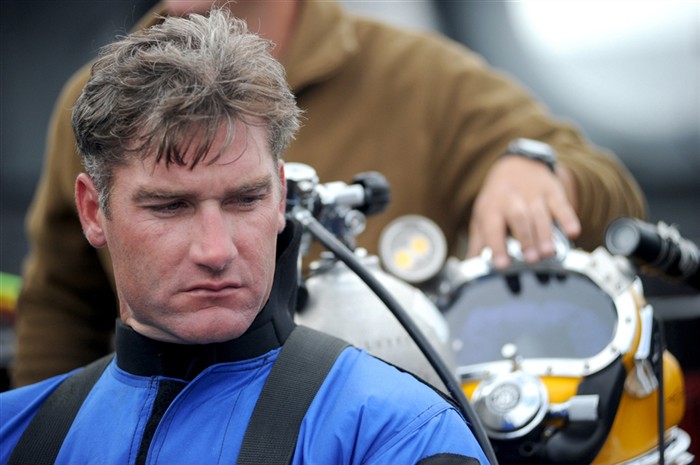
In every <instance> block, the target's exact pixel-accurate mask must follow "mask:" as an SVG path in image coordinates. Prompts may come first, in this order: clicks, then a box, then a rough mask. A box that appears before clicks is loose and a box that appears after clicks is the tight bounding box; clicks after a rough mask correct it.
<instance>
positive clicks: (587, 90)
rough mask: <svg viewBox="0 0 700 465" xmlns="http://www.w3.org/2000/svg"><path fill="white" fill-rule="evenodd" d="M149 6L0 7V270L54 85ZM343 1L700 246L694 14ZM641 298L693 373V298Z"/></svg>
mask: <svg viewBox="0 0 700 465" xmlns="http://www.w3.org/2000/svg"><path fill="white" fill-rule="evenodd" d="M154 3H155V2H154V1H153V0H102V1H89V0H3V1H2V2H0V215H1V216H0V272H5V273H10V274H13V275H19V274H20V273H21V263H22V260H23V258H24V256H25V255H26V253H27V250H28V249H27V242H26V238H25V235H24V216H25V213H26V210H27V207H28V205H29V203H30V201H31V198H32V194H33V192H34V188H35V186H36V183H37V181H38V178H39V175H40V172H41V166H42V161H43V152H44V141H45V133H46V129H47V126H48V120H49V116H50V112H51V109H52V106H53V104H54V102H55V99H56V98H57V96H58V93H59V91H60V89H61V87H62V85H63V84H64V82H65V81H66V80H67V79H68V78H69V76H70V75H71V74H72V73H73V72H74V71H75V70H76V69H78V67H80V66H81V65H82V64H83V63H85V62H86V61H88V60H90V59H91V58H93V57H94V56H95V54H96V51H97V49H98V48H99V47H100V46H102V45H103V44H105V43H107V42H108V41H110V40H112V39H113V38H114V37H115V35H117V34H121V33H124V32H126V31H128V30H129V29H130V27H131V26H132V25H133V24H134V23H135V22H136V21H137V20H138V19H139V18H140V17H141V16H142V15H143V14H144V13H145V11H146V10H147V9H148V8H150V7H151V6H152V5H153V4H154ZM343 3H345V5H346V6H347V7H348V8H349V9H351V10H355V11H356V12H358V13H360V14H365V15H370V16H374V17H378V18H382V19H384V20H387V21H389V22H393V23H396V24H399V25H402V26H407V27H412V28H420V29H428V30H435V31H439V32H442V33H444V34H446V35H448V36H450V37H452V38H453V39H455V40H457V41H460V42H462V43H463V44H465V45H466V46H468V47H470V48H472V49H473V50H475V51H477V52H479V53H481V54H482V55H484V56H485V57H486V59H487V61H489V62H490V63H491V64H492V65H493V66H495V67H496V68H499V69H501V70H502V71H503V72H506V73H508V74H510V75H512V76H514V77H516V78H517V79H518V80H519V81H520V82H521V83H523V84H524V85H525V86H526V87H528V88H529V89H530V90H531V91H532V92H533V93H534V94H535V95H536V96H538V98H539V99H540V100H541V101H543V102H545V103H546V104H547V105H548V106H549V108H550V109H551V111H552V112H553V113H554V114H555V115H558V116H561V117H564V118H568V119H572V120H574V121H576V122H577V123H578V124H579V126H580V127H581V128H582V130H583V131H584V132H585V133H586V134H587V135H588V136H589V137H590V138H591V139H592V140H593V141H594V142H595V143H597V144H598V145H601V146H604V147H607V148H609V149H611V150H612V151H614V152H615V153H616V154H617V155H618V156H619V157H620V158H621V159H622V161H623V162H624V163H625V164H626V165H627V167H628V168H629V169H630V170H631V172H632V173H633V175H634V176H635V177H636V179H637V180H638V181H639V183H640V184H641V186H642V189H643V190H644V192H645V194H646V196H647V199H648V204H649V212H650V214H649V218H648V221H650V222H657V221H664V222H666V223H671V224H674V225H676V226H677V227H678V229H679V231H680V232H681V234H682V235H683V236H685V237H687V238H689V239H690V240H692V241H693V242H695V243H696V244H700V2H697V1H663V0H659V1H643V2H631V1H626V0H625V1H621V0H608V1H606V2H584V1H573V0H568V1H525V2H506V1H467V0H465V1H439V0H438V1H434V2H431V1H365V2H359V1H345V2H343ZM60 240H61V238H60V237H57V238H56V246H57V247H60ZM645 289H646V294H647V296H648V297H649V298H650V300H651V301H652V303H653V304H654V307H655V309H656V310H657V314H659V315H661V317H662V318H663V319H664V321H665V322H666V325H667V337H668V339H669V345H670V348H671V349H672V351H673V352H674V353H675V354H676V355H677V356H678V358H679V359H680V361H681V364H682V365H683V366H684V367H686V368H688V369H691V370H695V369H698V367H700V362H699V361H698V359H699V358H700V354H699V353H698V352H700V351H699V350H698V349H697V340H698V339H697V337H698V334H700V300H699V297H698V295H697V292H695V291H693V290H691V289H689V288H686V287H684V286H682V285H669V284H668V283H666V282H661V281H659V280H656V279H653V278H647V277H645ZM5 352H6V350H5ZM6 353H7V352H6Z"/></svg>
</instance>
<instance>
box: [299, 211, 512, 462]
mask: <svg viewBox="0 0 700 465" xmlns="http://www.w3.org/2000/svg"><path fill="white" fill-rule="evenodd" d="M292 215H293V216H294V218H295V219H296V220H297V221H299V222H300V223H301V224H302V225H303V226H304V227H305V228H306V229H307V230H308V231H309V232H310V233H311V234H312V235H313V236H314V238H316V239H317V240H318V241H319V242H320V243H321V244H322V245H323V246H324V247H326V248H327V249H328V250H330V251H331V252H333V254H334V255H335V256H336V257H338V258H339V259H340V260H341V261H342V262H343V263H345V264H346V265H347V267H348V268H350V269H351V270H352V271H354V272H355V273H356V274H357V276H359V277H360V279H362V280H363V281H364V282H365V284H367V286H369V288H370V289H371V290H372V291H373V292H374V293H375V294H376V295H377V297H379V299H380V300H381V301H382V302H383V303H384V305H386V306H387V308H388V309H389V310H390V311H391V313H393V314H394V316H395V317H396V319H397V320H398V321H399V323H400V324H401V325H402V326H403V328H404V329H405V330H406V332H407V333H408V334H409V336H411V338H412V339H413V341H414V342H415V343H416V345H417V346H418V348H419V349H420V350H421V352H423V355H425V358H426V359H427V360H428V363H430V365H431V366H432V367H433V369H434V370H435V372H436V373H437V375H438V376H439V377H440V379H441V380H442V382H443V383H444V384H445V387H446V388H447V391H448V392H449V394H450V395H451V396H452V399H453V400H454V401H455V403H456V404H457V406H458V407H459V410H460V411H461V413H462V415H463V416H464V418H465V419H466V420H467V422H469V423H471V425H472V432H473V433H474V436H475V437H476V439H477V441H479V444H480V445H481V448H482V449H483V450H484V453H485V454H486V457H487V458H488V459H489V462H491V464H492V465H497V464H498V460H497V458H496V453H495V452H494V450H493V447H492V446H491V442H490V441H489V438H488V436H487V435H486V432H485V430H484V428H483V426H482V425H481V421H480V420H479V417H478V416H477V415H476V412H474V410H473V409H472V407H471V404H470V403H469V400H468V399H467V397H466V395H465V394H464V391H462V387H461V385H460V384H459V383H458V382H457V380H456V377H455V376H454V374H453V373H451V371H450V370H449V368H448V367H447V366H446V364H445V362H444V361H443V360H442V358H440V356H439V355H438V353H437V352H436V351H435V349H434V348H433V346H432V345H431V344H430V342H428V340H427V339H426V338H425V336H424V335H423V333H422V332H421V331H420V329H418V327H417V326H416V324H415V323H414V321H413V319H411V317H410V316H409V315H408V313H406V310H404V309H403V307H402V306H401V305H400V304H399V303H398V301H397V300H396V299H395V298H394V296H393V295H391V293H390V292H389V291H387V290H386V288H385V287H384V286H383V285H382V284H381V283H380V282H379V281H378V280H377V279H376V278H375V277H374V276H373V275H372V274H371V273H370V272H368V271H367V269H366V268H365V267H364V266H363V265H362V264H361V263H360V262H359V261H358V260H357V258H356V257H355V255H354V254H353V252H352V251H351V250H350V249H348V248H347V247H346V246H345V245H344V244H343V243H342V242H340V241H339V240H338V239H337V238H336V237H335V236H333V234H331V233H330V232H329V231H328V230H327V229H326V228H324V227H323V225H322V224H321V223H319V222H318V220H316V218H314V217H313V215H312V214H311V213H310V212H309V211H308V210H303V209H300V210H296V211H293V212H292Z"/></svg>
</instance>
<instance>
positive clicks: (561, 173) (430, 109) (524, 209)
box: [12, 0, 645, 386]
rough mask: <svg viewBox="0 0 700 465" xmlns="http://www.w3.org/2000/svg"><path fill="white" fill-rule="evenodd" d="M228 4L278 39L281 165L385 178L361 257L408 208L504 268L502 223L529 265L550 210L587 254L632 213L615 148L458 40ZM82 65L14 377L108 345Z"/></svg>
mask: <svg viewBox="0 0 700 465" xmlns="http://www.w3.org/2000/svg"><path fill="white" fill-rule="evenodd" d="M212 3H217V2H212V1H211V0H208V1H205V0H193V1H176V0H169V1H165V2H163V3H162V4H160V5H158V6H157V7H156V8H155V9H154V11H152V12H150V13H149V14H147V15H146V16H145V17H144V18H143V19H142V21H141V22H140V24H139V25H137V28H144V27H147V26H149V25H151V24H154V23H156V22H158V21H159V19H158V15H156V13H160V14H168V15H184V14H186V13H188V12H190V11H192V12H205V11H207V10H208V9H209V8H210V7H211V6H212ZM227 7H228V8H230V9H231V10H232V12H233V13H234V15H235V16H237V17H239V18H242V19H245V20H247V22H248V23H249V24H250V25H251V29H253V30H255V31H257V32H258V33H259V34H260V35H262V36H263V37H266V38H268V39H270V40H271V41H272V42H274V43H275V44H276V46H275V48H274V49H273V54H274V56H275V57H276V58H277V59H279V60H280V61H281V62H282V63H283V65H284V66H285V69H286V72H287V79H288V82H289V84H290V86H291V88H292V90H293V92H294V94H295V96H296V98H297V101H298V104H299V106H300V107H301V109H302V110H303V111H304V118H303V121H302V129H301V131H300V132H299V134H298V136H297V138H296V140H295V141H294V142H293V143H292V144H291V146H290V147H289V149H288V151H287V152H286V154H285V161H287V162H302V163H306V164H308V165H310V166H311V167H313V168H314V169H315V170H316V171H317V173H318V176H319V179H320V180H321V182H327V181H335V180H344V181H349V180H350V179H351V178H352V176H354V175H355V174H357V173H359V172H362V171H368V170H374V171H378V172H380V173H382V174H383V175H384V176H386V178H387V180H388V181H389V183H390V185H391V186H392V200H391V203H390V204H389V206H388V209H387V211H386V212H385V213H383V214H381V215H379V216H377V217H370V218H369V219H368V224H367V229H366V231H365V232H364V233H362V234H361V235H360V236H359V238H358V245H359V246H361V247H365V248H367V249H368V250H369V251H370V252H371V253H374V252H376V250H377V242H378V238H379V235H380V233H381V230H382V228H383V227H384V226H385V225H386V224H387V223H388V222H389V221H390V220H392V219H394V218H397V217H399V216H402V215H405V214H419V215H424V216H427V217H429V218H431V219H432V220H434V221H435V222H437V224H438V225H439V226H440V227H441V229H442V230H443V232H444V233H445V236H446V238H447V240H448V244H449V246H450V253H451V254H453V255H461V256H464V254H465V253H466V254H469V255H473V254H475V253H478V252H479V251H480V250H482V249H483V248H484V247H490V248H491V249H492V250H493V253H494V255H493V259H494V263H495V264H496V265H497V266H499V267H504V266H506V265H507V261H508V259H507V254H506V251H505V237H506V236H507V235H508V234H512V235H513V236H514V237H515V238H516V239H518V240H520V242H521V243H522V245H523V250H524V254H525V257H526V258H527V259H528V260H529V261H537V260H539V259H540V258H542V257H546V256H550V255H551V254H552V253H553V243H552V239H551V229H552V222H553V221H556V222H557V223H558V224H559V226H560V227H561V228H562V230H563V231H564V232H565V233H566V234H567V235H568V236H569V237H570V238H572V239H573V240H575V244H576V245H577V246H580V247H583V248H584V249H587V250H591V249H593V248H594V247H596V246H598V245H600V244H601V243H602V238H603V234H604V231H605V227H606V226H607V224H608V223H609V222H610V221H611V220H613V219H615V218H617V217H619V216H623V215H625V216H634V217H640V218H643V217H644V215H645V201H644V198H643V196H642V193H641V191H640V189H639V187H638V185H637V184H636V182H635V181H634V180H633V178H632V177H631V175H630V174H629V172H628V171H627V170H626V169H625V167H624V166H623V165H622V164H621V163H620V161H619V160H618V159H617V158H616V157H615V156H614V155H613V154H611V153H609V152H607V151H605V150H602V149H600V148H598V147H596V146H594V145H593V144H592V143H591V142H590V141H588V140H586V138H585V137H584V136H583V135H582V134H581V132H580V131H579V130H578V129H577V128H576V126H574V125H572V124H571V123H568V122H565V121H561V120H557V119H555V118H554V117H552V115H550V114H549V113H548V111H547V109H546V108H545V107H544V106H543V105H541V104H540V103H538V102H537V100H536V99H535V98H533V96H531V95H529V93H528V92H527V91H526V90H525V89H524V88H522V87H521V86H520V85H519V84H517V83H516V82H514V81H513V80H512V79H511V78H510V77H508V76H506V75H503V74H501V73H499V72H498V71H496V70H494V69H492V68H490V67H489V66H488V64H487V63H486V62H485V61H484V60H483V59H482V58H481V57H480V56H478V55H476V54H474V53H473V52H471V51H470V50H468V49H466V48H465V47H464V46H462V45H460V44H457V43H455V42H453V41H450V40H449V39H446V38H444V37H442V36H440V35H438V34H435V33H430V32H424V31H410V30H405V29H401V28H397V27H393V26H390V25H387V24H384V23H381V22H378V21H376V20H371V19H366V18H361V17H357V16H353V15H351V14H350V13H348V12H346V11H345V10H344V9H343V8H342V6H341V5H339V4H337V3H334V2H329V1H303V0H299V1H288V2H277V1H269V2H268V1H262V2H230V3H227ZM88 76H89V65H86V66H85V67H83V68H82V69H81V70H79V71H78V72H77V73H76V74H75V75H74V76H73V77H72V78H71V80H70V81H69V82H68V83H67V84H66V86H65V88H64V90H63V92H62V94H61V95H60V97H59V99H58V102H57V104H56V106H55V111H54V114H53V117H52V121H51V126H50V131H49V136H48V143H47V155H46V162H45V167H44V172H43V174H42V177H41V180H40V183H39V187H38V189H37V192H36V195H35V198H34V201H33V204H32V206H31V209H30V212H29V215H28V230H29V236H30V247H31V251H30V255H29V257H28V259H27V261H26V264H25V269H24V274H23V280H24V281H23V288H22V290H21V293H20V296H19V299H18V303H17V321H16V337H17V342H18V344H17V353H16V359H15V362H14V366H13V369H12V377H13V379H12V381H13V385H15V386H19V385H24V384H28V383H31V382H35V381H38V380H41V379H44V378H47V377H49V376H52V375H54V374H58V373H62V372H65V371H67V370H69V369H72V368H74V367H78V366H81V365H84V364H85V363H87V362H89V361H91V360H94V359H96V358H98V357H99V356H101V355H102V354H105V353H107V352H109V351H110V350H111V337H112V332H113V328H114V318H115V316H116V298H115V295H114V280H113V276H112V274H111V260H110V257H109V252H108V251H107V250H106V249H100V250H99V251H95V250H94V249H93V248H92V247H90V244H89V243H88V242H87V241H86V240H85V238H84V237H83V234H82V232H81V228H80V223H79V221H78V216H77V212H76V208H75V203H74V200H73V198H74V193H73V190H74V183H75V179H76V176H77V175H78V173H80V172H81V171H82V166H81V164H80V160H79V157H78V156H77V154H76V147H75V140H74V136H73V133H72V130H71V128H70V114H71V107H72V105H73V103H74V102H75V100H76V99H77V97H78V95H79V93H80V92H81V90H82V88H83V86H84V84H85V83H86V81H87V79H88ZM519 138H527V139H531V140H537V141H541V142H545V143H547V144H549V145H550V146H551V147H553V148H554V149H555V150H556V152H557V155H558V159H557V162H556V165H555V166H554V170H553V171H552V170H550V168H549V167H548V166H546V165H545V164H544V163H541V162H540V161H537V160H533V159H529V158H527V157H522V156H516V155H512V156H504V154H505V153H506V152H507V149H508V147H509V145H510V144H511V142H512V141H514V140H516V139H519ZM465 238H468V242H467V243H468V247H465V246H464V243H465ZM98 309H99V310H98Z"/></svg>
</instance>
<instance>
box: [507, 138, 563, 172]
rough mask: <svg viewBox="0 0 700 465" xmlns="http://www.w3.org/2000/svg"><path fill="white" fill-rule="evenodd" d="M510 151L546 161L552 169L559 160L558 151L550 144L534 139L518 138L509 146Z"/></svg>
mask: <svg viewBox="0 0 700 465" xmlns="http://www.w3.org/2000/svg"><path fill="white" fill-rule="evenodd" d="M508 153H512V154H516V155H522V156H524V157H527V158H530V159H532V160H537V161H540V162H542V163H545V164H546V165H547V166H549V168H550V169H551V170H552V171H554V165H555V164H556V161H557V153H556V152H555V151H554V149H553V148H552V147H551V146H550V145H549V144H546V143H544V142H540V141H538V140H533V139H524V138H523V139H516V140H515V141H513V143H511V144H510V146H509V147H508Z"/></svg>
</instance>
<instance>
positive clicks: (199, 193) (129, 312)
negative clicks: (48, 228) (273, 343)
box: [76, 123, 285, 344]
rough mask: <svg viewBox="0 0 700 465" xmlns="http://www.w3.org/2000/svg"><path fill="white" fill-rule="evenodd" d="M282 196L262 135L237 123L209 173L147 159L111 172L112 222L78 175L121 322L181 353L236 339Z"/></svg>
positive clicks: (263, 272) (90, 232)
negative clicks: (108, 263) (106, 256)
mask: <svg viewBox="0 0 700 465" xmlns="http://www.w3.org/2000/svg"><path fill="white" fill-rule="evenodd" d="M218 140H219V141H221V140H223V134H221V135H220V137H219V139H218ZM193 145H195V144H193ZM218 147H219V146H217V145H215V146H214V151H217V150H218ZM284 189H285V182H284V175H283V169H282V167H281V166H280V167H279V168H278V167H276V166H275V163H274V162H273V159H272V156H271V154H270V151H269V148H268V143H267V134H266V130H265V129H264V128H262V127H259V126H244V125H243V124H241V123H238V127H237V133H236V139H235V140H234V142H233V144H232V145H231V146H230V147H228V148H227V149H226V151H225V153H224V155H223V156H222V157H221V158H220V159H219V160H217V161H216V162H215V163H214V164H211V165H208V164H207V163H206V161H205V162H204V163H200V164H198V165H197V166H196V167H195V168H194V169H190V168H188V167H186V166H185V167H182V166H176V165H170V166H169V167H167V168H166V166H165V164H164V163H159V164H157V165H156V164H155V163H154V157H149V158H147V159H146V160H145V161H143V162H142V161H139V160H133V161H131V162H130V163H129V164H128V165H126V166H123V167H119V168H117V169H116V170H115V172H114V183H113V190H112V193H111V197H110V208H111V211H110V219H107V218H106V217H105V216H104V214H103V212H102V211H101V210H100V209H99V207H98V206H96V205H97V204H96V203H94V202H97V197H96V196H97V193H96V192H94V187H93V186H92V182H91V180H90V178H89V177H87V176H86V175H81V177H79V178H78V181H77V183H76V195H77V200H78V205H79V209H80V210H81V219H82V220H83V228H84V230H85V233H86V236H87V237H88V239H89V240H90V242H91V243H92V244H93V245H95V246H98V247H99V246H102V245H108V246H109V248H110V253H111V256H112V260H113V265H114V273H115V278H116V282H117V290H118V295H119V301H120V312H121V318H122V320H123V321H124V322H125V323H127V324H128V325H130V326H131V327H133V328H134V329H135V330H136V331H138V332H139V333H141V334H144V335H146V336H149V337H152V338H155V339H159V340H165V341H172V342H180V343H192V344H195V343H196V344H202V343H210V342H219V341H224V340H227V339H232V338H236V337H238V336H240V335H241V334H243V332H245V330H246V329H247V328H248V327H249V326H250V324H251V322H252V321H253V319H254V318H255V316H256V315H257V314H258V313H259V311H260V310H261V309H262V307H263V305H264V304H265V302H266V301H267V298H268V296H269V294H270V289H271V287H272V281H273V276H274V270H275V253H276V239H277V234H278V233H279V232H281V231H282V229H283V228H284V224H285V219H284V208H285V205H284V198H285V193H284ZM93 196H94V197H93ZM91 218H92V219H91Z"/></svg>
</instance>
